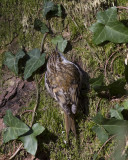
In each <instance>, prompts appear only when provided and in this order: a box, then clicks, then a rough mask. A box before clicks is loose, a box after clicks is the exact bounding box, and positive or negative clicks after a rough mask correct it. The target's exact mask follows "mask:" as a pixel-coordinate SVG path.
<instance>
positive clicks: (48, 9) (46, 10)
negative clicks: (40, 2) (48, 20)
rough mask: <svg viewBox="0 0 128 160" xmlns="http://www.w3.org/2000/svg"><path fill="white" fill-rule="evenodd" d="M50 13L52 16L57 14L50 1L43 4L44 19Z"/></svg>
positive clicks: (56, 7) (56, 9) (55, 7)
mask: <svg viewBox="0 0 128 160" xmlns="http://www.w3.org/2000/svg"><path fill="white" fill-rule="evenodd" d="M51 11H52V14H56V13H57V12H58V6H57V5H55V4H54V2H52V1H48V2H45V4H44V8H43V15H44V16H45V17H46V16H47V15H48V13H49V12H51Z"/></svg>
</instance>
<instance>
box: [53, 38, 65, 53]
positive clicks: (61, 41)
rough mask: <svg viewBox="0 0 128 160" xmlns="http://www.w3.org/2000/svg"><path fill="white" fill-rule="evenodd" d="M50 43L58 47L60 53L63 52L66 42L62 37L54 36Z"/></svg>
mask: <svg viewBox="0 0 128 160" xmlns="http://www.w3.org/2000/svg"><path fill="white" fill-rule="evenodd" d="M52 43H53V44H55V45H58V49H59V51H60V52H64V50H65V48H66V46H67V40H64V39H63V37H62V36H56V37H55V38H53V39H52Z"/></svg>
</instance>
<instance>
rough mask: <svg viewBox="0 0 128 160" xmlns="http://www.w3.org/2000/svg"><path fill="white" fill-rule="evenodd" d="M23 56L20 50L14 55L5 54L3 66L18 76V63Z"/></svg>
mask: <svg viewBox="0 0 128 160" xmlns="http://www.w3.org/2000/svg"><path fill="white" fill-rule="evenodd" d="M24 56H25V53H24V52H23V51H22V50H20V51H19V52H18V53H17V54H16V55H13V54H12V53H11V52H5V60H4V64H5V65H7V66H8V68H9V69H10V70H11V71H12V72H14V73H15V74H16V75H18V62H19V60H20V59H21V58H23V57H24Z"/></svg>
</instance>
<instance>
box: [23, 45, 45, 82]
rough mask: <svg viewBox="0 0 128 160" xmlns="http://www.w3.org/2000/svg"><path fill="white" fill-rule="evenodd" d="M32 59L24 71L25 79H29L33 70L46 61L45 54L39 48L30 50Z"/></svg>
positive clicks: (29, 53)
mask: <svg viewBox="0 0 128 160" xmlns="http://www.w3.org/2000/svg"><path fill="white" fill-rule="evenodd" d="M28 55H29V56H30V59H29V60H28V61H27V63H26V66H25V71H24V79H28V78H29V77H30V76H31V75H32V73H33V72H35V71H36V70H37V69H38V68H39V67H41V66H42V65H43V64H44V63H45V54H44V53H43V54H42V55H41V54H40V50H39V49H38V48H36V49H33V50H31V51H30V52H28Z"/></svg>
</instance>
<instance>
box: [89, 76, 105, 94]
mask: <svg viewBox="0 0 128 160" xmlns="http://www.w3.org/2000/svg"><path fill="white" fill-rule="evenodd" d="M90 84H91V86H92V88H93V89H94V90H95V91H96V92H101V91H103V90H106V89H107V87H106V86H105V85H104V75H103V74H100V75H99V76H98V77H97V78H92V79H90Z"/></svg>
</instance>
